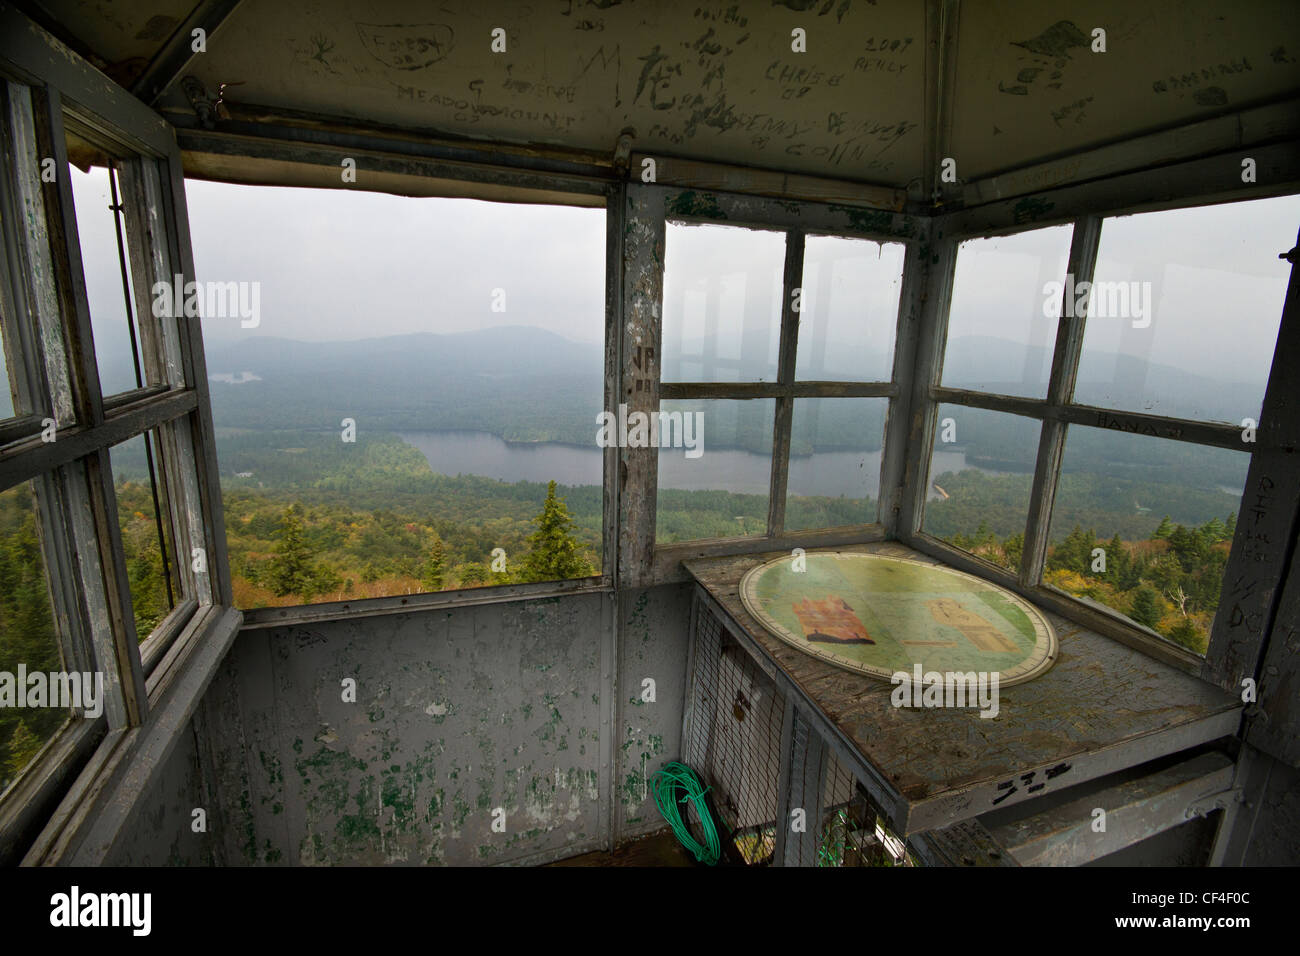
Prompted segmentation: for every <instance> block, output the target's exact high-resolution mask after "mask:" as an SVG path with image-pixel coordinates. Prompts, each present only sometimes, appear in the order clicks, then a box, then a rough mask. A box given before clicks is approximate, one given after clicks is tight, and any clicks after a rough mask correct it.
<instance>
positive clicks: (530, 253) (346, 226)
mask: <svg viewBox="0 0 1300 956" xmlns="http://www.w3.org/2000/svg"><path fill="white" fill-rule="evenodd" d="M71 175H72V184H73V192H74V196H75V200H76V203H77V214H78V215H77V218H78V227H79V229H80V232H81V239H82V249H83V256H84V259H85V267H86V275H87V284H88V287H89V290H90V298H91V303H92V310H91V311H92V317H93V320H94V327H95V330H96V339H97V342H98V343H99V346H100V350H101V352H109V351H114V352H119V353H120V352H121V351H123V350H126V349H127V348H129V346H128V340H127V337H126V334H125V325H124V323H123V321H122V316H123V306H122V296H121V285H120V282H121V280H120V277H119V275H118V263H117V250H116V240H115V239H114V236H113V219H112V216H111V215H110V214H109V212H108V210H107V205H108V201H109V197H108V191H107V178H106V173H105V171H104V170H102V169H94V170H92V172H91V173H90V174H89V175H87V174H84V173H81V172H80V171H78V170H76V169H72V170H71ZM186 196H187V200H188V204H189V215H190V225H191V232H192V237H193V244H194V255H195V265H196V271H197V274H198V278H199V279H201V280H209V281H218V282H229V281H248V282H252V281H257V282H260V283H261V324H260V326H259V327H257V328H255V329H241V328H240V327H239V323H238V320H237V319H209V320H205V323H206V324H205V329H204V334H205V338H206V339H207V340H208V341H209V342H212V343H213V344H216V343H218V342H224V341H229V340H230V339H231V338H234V337H237V336H255V335H272V336H283V337H286V338H295V339H307V340H326V339H333V340H339V339H353V338H365V337H371V336H381V335H394V334H402V333H409V332H419V331H430V332H457V331H471V330H476V329H481V328H486V327H490V326H497V325H535V326H539V327H541V328H544V329H548V330H550V331H552V332H555V333H557V334H559V335H562V336H565V337H566V338H569V339H572V340H575V341H578V342H582V343H585V344H600V342H601V341H602V338H603V334H604V324H603V312H604V272H605V215H604V211H603V210H600V209H579V208H571V207H559V206H539V205H523V204H507V203H491V202H483V201H477V200H470V199H434V198H418V199H411V198H404V197H397V196H389V195H385V194H381V193H371V192H360V191H356V192H353V191H347V190H322V189H290V188H271V187H255V186H240V185H233V184H225V183H209V182H202V181H189V182H187V183H186ZM1298 224H1300V196H1287V197H1281V198H1277V199H1264V200H1257V201H1252V202H1246V203H1236V204H1230V205H1220V206H1212V207H1204V208H1200V209H1187V210H1173V211H1170V212H1161V213H1148V214H1143V215H1137V216H1128V217H1121V218H1118V219H1113V220H1110V221H1108V222H1107V224H1106V225H1105V227H1104V228H1103V230H1102V240H1101V248H1100V251H1099V257H1098V259H1099V261H1098V266H1097V273H1096V278H1097V279H1098V280H1102V279H1112V280H1116V281H1136V282H1149V283H1151V288H1152V305H1153V316H1152V321H1151V324H1150V326H1149V327H1148V328H1135V327H1133V324H1132V322H1131V321H1127V320H1123V319H1107V320H1100V319H1094V320H1092V321H1090V322H1089V324H1088V331H1087V335H1086V338H1085V342H1084V356H1083V359H1082V362H1081V365H1080V378H1081V380H1086V379H1088V378H1093V379H1100V380H1102V381H1105V380H1107V376H1113V375H1114V363H1113V360H1112V359H1110V358H1108V357H1107V355H1106V353H1111V352H1119V353H1122V354H1125V355H1132V356H1136V357H1140V358H1144V359H1147V360H1148V361H1151V362H1155V363H1161V364H1167V365H1174V366H1178V367H1180V368H1182V369H1184V370H1186V371H1189V372H1194V373H1196V374H1200V375H1206V376H1210V377H1213V378H1216V379H1221V380H1229V381H1234V380H1235V381H1246V382H1258V383H1259V386H1260V388H1261V389H1262V387H1263V383H1264V380H1265V377H1266V376H1267V372H1268V366H1269V361H1270V358H1271V355H1272V349H1273V344H1274V341H1275V338H1276V332H1277V324H1278V320H1279V317H1280V315H1281V310H1282V302H1283V298H1284V295H1285V288H1286V279H1287V275H1288V271H1289V265H1288V264H1287V263H1286V262H1285V261H1283V260H1280V259H1278V257H1277V256H1278V253H1279V252H1283V251H1285V250H1287V249H1289V248H1291V246H1292V245H1293V244H1294V242H1295V240H1296V229H1297V225H1298ZM722 232H723V230H721V229H718V228H716V227H715V228H713V229H708V228H690V229H686V228H680V229H679V228H678V227H672V228H671V229H670V231H669V238H670V241H669V244H668V248H667V250H666V262H667V265H668V267H669V270H670V274H669V277H668V281H667V286H668V295H667V296H666V302H665V310H666V313H667V319H666V333H667V334H666V339H665V346H666V347H669V346H670V345H671V343H672V342H673V341H674V340H675V336H677V335H678V334H682V335H683V336H685V338H686V339H688V340H689V339H690V338H691V337H693V336H698V335H700V334H702V332H703V329H702V327H701V326H702V316H703V309H704V307H705V295H704V292H703V289H704V284H703V280H704V278H705V277H707V276H709V275H711V274H714V273H716V274H718V275H720V277H721V279H720V291H721V293H722V294H721V295H720V298H719V305H718V308H719V310H720V313H719V331H720V335H719V353H720V354H723V353H726V354H727V355H736V356H738V355H739V347H738V346H739V341H738V340H739V338H740V337H741V335H742V331H743V330H745V329H747V328H749V327H751V326H753V327H757V326H759V325H761V326H762V327H763V328H762V330H761V334H758V335H757V340H756V341H755V343H754V344H755V345H756V346H757V349H756V351H758V352H762V353H764V354H765V356H768V357H770V360H771V362H772V363H773V366H774V363H775V358H776V351H775V350H776V330H775V327H774V325H773V321H774V317H775V316H776V315H777V314H778V312H777V309H778V305H779V302H778V300H779V295H780V269H781V263H782V253H781V243H782V236H781V234H780V233H774V232H763V231H755V230H737V229H727V230H725V232H726V235H727V236H728V237H729V238H727V240H726V241H725V242H719V241H716V237H717V236H718V235H721V234H722ZM1068 237H1069V227H1055V228H1050V229H1044V230H1037V231H1035V232H1033V233H1031V234H1028V235H1023V234H1022V235H1020V236H1013V237H1007V238H999V239H990V240H976V241H974V242H972V243H969V244H967V245H965V246H963V250H962V253H961V256H960V257H959V262H958V273H957V279H956V287H955V293H954V304H953V312H952V325H951V328H950V334H949V337H950V339H956V338H960V337H962V336H964V335H972V334H979V335H992V336H996V337H1001V338H1008V339H1012V340H1016V341H1021V342H1028V343H1032V344H1043V345H1046V346H1048V347H1050V346H1051V344H1052V341H1053V338H1054V330H1055V320H1054V319H1051V318H1048V317H1046V316H1044V315H1043V312H1042V305H1043V295H1042V284H1043V282H1044V281H1047V278H1048V277H1052V278H1055V277H1056V276H1057V274H1058V273H1060V272H1062V271H1063V266H1062V261H1063V257H1064V255H1065V253H1066V251H1067V250H1068ZM810 243H811V240H810ZM861 246H862V253H861V257H860V260H859V261H860V262H861V267H862V269H863V270H864V272H869V273H870V274H871V275H872V277H873V280H872V281H871V282H867V283H865V285H864V283H863V281H862V280H861V278H860V277H857V278H855V277H854V276H852V275H849V274H847V273H845V271H844V270H845V268H846V266H845V265H844V264H843V263H839V264H837V265H836V266H835V267H834V268H835V270H836V271H835V275H836V283H835V286H836V294H835V305H834V311H833V313H832V318H833V319H834V324H835V326H836V328H835V330H834V331H833V333H832V336H831V338H832V340H833V342H834V343H835V344H836V346H837V347H839V346H843V347H849V346H852V347H853V348H854V349H855V350H856V349H862V350H865V349H867V348H868V347H870V348H871V349H872V350H875V349H879V348H881V347H884V348H886V349H887V348H888V347H890V346H891V345H892V340H891V339H889V338H887V337H884V336H882V335H880V334H868V335H867V336H863V337H860V338H859V337H858V333H857V331H856V326H855V323H857V322H858V321H859V319H858V318H857V317H858V316H861V315H862V314H863V312H864V311H865V313H866V314H867V315H868V316H870V318H869V319H868V322H869V323H870V324H871V325H872V326H873V327H875V326H877V325H879V324H880V322H881V321H882V319H881V318H878V317H883V316H884V315H888V314H892V310H893V309H894V308H895V305H894V303H896V301H897V294H898V291H897V282H898V275H897V272H898V266H897V263H898V261H899V260H898V259H897V258H896V255H897V253H898V252H899V251H901V247H896V246H894V245H886V246H883V247H882V246H879V245H877V244H875V243H862V244H861ZM838 254H839V253H838V252H837V253H836V255H838ZM817 259H818V254H817V253H816V252H815V250H814V248H813V246H812V245H810V256H809V260H808V262H809V272H808V274H807V275H806V277H805V278H806V281H807V282H808V284H809V286H810V288H809V290H807V291H806V292H805V295H806V296H807V297H808V300H809V301H808V306H807V307H808V309H809V313H808V314H807V316H806V321H808V320H812V319H813V318H814V317H815V315H816V314H818V310H817V307H816V303H815V298H816V283H815V282H814V281H813V280H814V272H815V269H816V268H817V267H816V265H815V263H816V262H817ZM850 271H852V270H850ZM748 277H755V278H753V279H751V278H748ZM747 284H749V285H751V291H750V295H749V296H745V295H743V290H744V289H745V288H746V285H747ZM866 286H870V290H868V289H867V288H866ZM495 289H503V290H504V291H505V296H506V297H505V302H506V311H505V312H504V313H499V312H493V311H492V308H491V306H492V295H493V290H495ZM683 291H684V292H686V295H685V297H683V296H682V295H681V293H682V292H683ZM868 294H870V302H869V303H868V305H867V307H866V308H865V310H864V309H863V308H862V307H861V306H860V305H859V304H858V302H859V300H860V299H861V298H862V297H864V296H867V295H868ZM823 308H824V307H823ZM850 313H852V314H850ZM836 351H837V348H832V349H831V350H830V352H831V354H834V353H835V352H836ZM863 354H865V351H864V353H863ZM801 364H803V363H801ZM773 371H774V367H773ZM1043 374H1044V376H1045V374H1046V373H1045V370H1044V372H1043ZM119 377H121V376H119ZM105 379H106V381H105V387H106V390H107V391H114V390H118V389H121V388H127V387H131V386H133V385H134V382H133V381H128V380H126V379H125V378H123V379H122V380H121V381H117V380H115V379H113V377H112V376H109V375H106V376H105ZM1080 397H1081V398H1083V397H1084V396H1080ZM7 404H8V403H7V402H5V403H4V405H5V406H7ZM5 411H7V408H4V407H0V414H2V413H4V412H5Z"/></svg>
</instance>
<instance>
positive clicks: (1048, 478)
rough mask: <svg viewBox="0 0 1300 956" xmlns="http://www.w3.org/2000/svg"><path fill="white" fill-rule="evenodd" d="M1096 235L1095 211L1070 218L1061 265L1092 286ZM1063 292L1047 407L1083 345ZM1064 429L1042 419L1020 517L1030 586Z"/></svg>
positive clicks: (1063, 394) (1061, 393) (1036, 578)
mask: <svg viewBox="0 0 1300 956" xmlns="http://www.w3.org/2000/svg"><path fill="white" fill-rule="evenodd" d="M1100 239H1101V220H1100V219H1098V218H1097V217H1096V216H1089V217H1087V218H1085V219H1080V220H1078V221H1076V222H1075V224H1074V229H1073V231H1072V232H1071V238H1070V258H1069V264H1068V265H1067V267H1066V270H1067V274H1068V275H1071V276H1074V279H1075V282H1078V283H1082V282H1087V283H1088V284H1089V285H1091V283H1092V271H1093V268H1094V266H1095V265H1096V263H1097V244H1098V242H1099V241H1100ZM1062 278H1064V277H1062ZM1071 288H1073V286H1071ZM1065 294H1066V293H1065V292H1064V291H1062V293H1061V295H1062V307H1061V309H1060V311H1059V316H1060V317H1059V318H1058V319H1057V324H1056V346H1055V348H1054V349H1053V350H1052V371H1051V374H1050V376H1049V377H1048V383H1047V410H1049V411H1050V410H1053V409H1059V408H1061V407H1063V406H1065V405H1067V404H1069V402H1070V400H1071V399H1072V398H1073V397H1074V382H1075V379H1076V377H1077V376H1078V370H1079V353H1080V351H1082V349H1083V331H1084V326H1085V322H1086V318H1085V316H1082V315H1077V316H1076V315H1072V314H1071V313H1072V311H1073V310H1070V309H1066V308H1065V306H1064V297H1065ZM1066 429H1067V426H1066V425H1065V424H1064V423H1062V422H1061V421H1059V420H1057V419H1053V418H1047V419H1045V420H1044V421H1043V426H1042V430H1041V432H1040V435H1039V441H1038V458H1037V462H1036V464H1035V466H1034V480H1033V485H1032V486H1031V488H1030V491H1029V509H1028V514H1027V515H1026V520H1025V545H1024V550H1023V552H1022V554H1021V561H1020V581H1021V583H1022V584H1025V585H1027V586H1030V587H1032V586H1034V585H1036V584H1038V583H1039V582H1040V581H1041V580H1042V576H1043V565H1044V563H1045V562H1046V561H1047V544H1048V535H1049V531H1050V529H1051V527H1052V509H1053V507H1054V506H1055V504H1056V485H1057V480H1058V479H1059V478H1060V475H1061V460H1062V459H1063V458H1064V456H1065V434H1066Z"/></svg>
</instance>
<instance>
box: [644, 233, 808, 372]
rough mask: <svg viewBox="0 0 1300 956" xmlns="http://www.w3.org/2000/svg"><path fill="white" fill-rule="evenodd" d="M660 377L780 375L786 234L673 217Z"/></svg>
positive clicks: (666, 263) (668, 238) (666, 252)
mask: <svg viewBox="0 0 1300 956" xmlns="http://www.w3.org/2000/svg"><path fill="white" fill-rule="evenodd" d="M664 243H665V245H664V310H663V311H664V318H663V338H662V349H663V355H662V361H661V362H660V369H661V374H660V379H661V381H665V382H773V381H776V362H777V350H778V348H779V347H780V337H781V288H782V282H783V274H784V271H785V233H782V232H764V231H761V230H757V229H742V228H739V227H737V226H714V225H693V224H691V225H686V224H682V223H676V222H670V223H668V225H667V233H666V238H665V240H664Z"/></svg>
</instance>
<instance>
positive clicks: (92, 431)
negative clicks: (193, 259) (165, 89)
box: [0, 48, 233, 862]
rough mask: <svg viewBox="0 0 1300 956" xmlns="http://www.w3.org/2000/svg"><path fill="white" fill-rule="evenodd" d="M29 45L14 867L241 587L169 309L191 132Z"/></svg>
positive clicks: (13, 187)
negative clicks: (179, 139)
mask: <svg viewBox="0 0 1300 956" xmlns="http://www.w3.org/2000/svg"><path fill="white" fill-rule="evenodd" d="M16 49H17V48H16ZM10 55H13V56H16V57H17V59H16V60H10V59H7V58H0V147H2V153H3V165H2V167H0V229H2V230H3V241H4V248H5V256H4V259H3V261H0V333H2V337H3V341H4V362H3V376H2V379H3V381H2V382H0V384H3V385H4V395H3V398H0V526H2V527H3V529H4V532H3V540H4V545H3V549H2V550H3V554H0V576H2V577H3V582H2V583H0V592H3V598H2V599H0V696H2V697H3V698H4V700H3V703H4V707H3V709H0V717H2V719H0V859H3V860H4V861H5V862H16V860H13V859H11V857H12V855H13V854H14V853H15V852H16V849H15V848H16V847H19V846H23V845H25V844H27V843H30V842H31V839H32V838H33V836H34V835H35V830H34V828H37V827H39V826H40V825H41V824H42V823H43V820H44V814H48V812H49V810H50V809H52V806H53V802H54V801H56V800H57V799H59V798H60V797H61V796H62V795H63V793H64V792H65V791H66V789H67V787H68V786H69V785H70V783H71V781H72V780H73V778H74V777H75V775H76V774H77V773H78V772H79V771H80V769H81V768H82V767H83V766H84V765H85V761H86V760H87V758H88V757H89V755H90V754H91V753H92V751H93V750H94V748H95V747H96V745H97V744H98V742H99V741H101V740H102V739H103V738H104V736H105V734H119V735H120V734H127V735H129V734H131V733H132V731H133V730H134V729H135V728H139V727H141V726H142V725H143V724H145V723H146V721H147V720H148V716H149V713H150V710H151V708H152V707H153V706H155V705H156V704H157V703H158V701H159V700H160V699H161V696H162V695H163V694H164V693H165V690H166V688H167V687H168V686H170V683H171V682H172V681H173V680H174V678H175V675H176V673H177V671H176V669H175V668H174V667H173V666H172V665H174V664H175V663H176V662H178V661H180V660H182V659H184V658H185V657H186V656H187V655H190V654H192V653H193V652H194V651H195V649H196V648H199V647H201V646H202V645H203V644H204V643H205V642H206V641H207V640H208V639H209V637H210V635H211V632H212V629H213V628H214V627H215V625H216V623H217V622H218V620H224V619H223V616H222V614H221V613H220V612H221V611H222V609H223V608H225V607H226V606H228V605H229V585H228V582H227V581H226V579H225V572H224V568H225V565H226V562H225V557H224V538H223V536H222V535H221V533H220V530H219V529H220V527H221V523H220V501H219V500H218V499H217V498H216V496H215V495H213V494H211V493H210V492H209V488H211V487H212V486H213V485H212V478H213V477H214V476H215V470H213V469H212V462H213V458H212V451H213V445H212V433H211V428H210V418H209V416H208V411H207V409H208V398H207V394H206V388H205V385H206V377H205V375H204V374H203V354H202V347H201V340H200V338H199V336H198V329H197V327H196V326H194V325H192V324H190V323H187V322H186V321H185V319H184V318H183V316H178V315H177V314H175V313H168V312H167V311H166V310H163V309H158V308H156V305H155V303H156V300H158V299H160V298H166V297H164V296H160V295H159V293H160V290H162V289H168V290H170V289H171V288H172V287H173V286H174V285H175V284H176V280H177V277H179V278H180V281H181V283H184V282H186V281H189V280H190V279H191V278H192V276H193V268H192V266H191V263H190V261H189V239H188V232H187V226H186V213H185V205H184V193H183V191H182V189H181V184H180V182H179V179H178V175H177V173H178V171H179V168H180V164H179V153H178V152H177V149H176V145H175V142H174V140H173V138H172V136H171V133H170V130H169V129H168V127H167V126H166V124H164V123H163V122H162V121H161V120H160V119H159V118H158V117H157V116H156V114H153V113H152V112H151V111H149V110H148V109H146V108H145V107H144V106H143V105H141V104H139V103H138V102H136V101H134V100H130V99H129V98H126V97H123V96H120V95H116V94H114V93H113V92H111V91H110V90H109V89H107V88H106V87H105V84H103V82H102V77H99V78H98V79H96V76H97V74H95V72H94V71H93V70H92V69H91V68H89V67H88V66H86V65H85V64H82V63H80V62H79V61H73V60H71V58H69V61H68V62H66V63H65V62H63V61H59V62H53V61H50V60H46V59H43V58H42V54H41V53H40V52H39V51H35V50H31V49H25V48H23V49H17V52H15V50H14V49H9V48H6V56H10ZM226 623H227V624H229V621H226ZM227 630H228V632H229V634H233V625H232V626H230V627H228V628H227Z"/></svg>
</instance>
